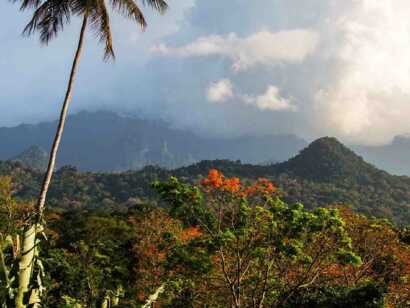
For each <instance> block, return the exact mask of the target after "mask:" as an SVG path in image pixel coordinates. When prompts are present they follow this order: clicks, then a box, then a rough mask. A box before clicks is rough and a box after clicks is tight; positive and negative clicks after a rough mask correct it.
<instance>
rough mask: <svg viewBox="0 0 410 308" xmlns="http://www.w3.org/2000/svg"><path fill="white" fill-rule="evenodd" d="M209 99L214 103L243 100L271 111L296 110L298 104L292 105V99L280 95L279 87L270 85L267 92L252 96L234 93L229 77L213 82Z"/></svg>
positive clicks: (208, 94)
mask: <svg viewBox="0 0 410 308" xmlns="http://www.w3.org/2000/svg"><path fill="white" fill-rule="evenodd" d="M207 99H208V101H210V102H213V103H224V102H227V101H234V100H235V101H237V102H242V103H244V104H246V105H252V106H255V107H257V108H258V109H260V110H270V111H296V110H297V108H296V106H294V105H292V103H291V101H290V99H286V98H284V97H282V96H281V95H280V91H279V89H278V88H277V87H275V86H272V85H270V86H269V87H268V88H267V90H266V92H265V93H263V94H261V95H258V96H252V95H249V94H240V93H234V86H233V84H232V82H231V81H230V80H229V79H222V80H219V81H217V82H213V83H212V84H211V85H210V86H209V88H208V91H207Z"/></svg>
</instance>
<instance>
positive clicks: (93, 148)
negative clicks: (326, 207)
mask: <svg viewBox="0 0 410 308" xmlns="http://www.w3.org/2000/svg"><path fill="white" fill-rule="evenodd" d="M56 126H57V123H56V122H49V123H40V124H36V125H19V126H16V127H12V128H0V160H9V159H15V158H16V157H20V156H22V155H23V156H25V157H26V159H24V160H23V162H25V163H26V164H28V165H31V166H35V165H38V162H39V161H40V160H44V159H46V157H44V155H43V153H42V152H43V151H48V150H49V147H50V145H51V141H52V138H53V135H54V131H55V128H56ZM306 145H307V143H306V141H304V140H303V139H301V138H298V137H296V136H293V135H269V136H259V137H253V136H249V137H240V138H233V139H226V138H204V137H200V136H198V135H195V134H193V133H191V132H189V131H183V130H178V129H174V128H172V127H170V126H169V125H167V124H166V123H164V122H162V121H153V120H141V119H135V118H130V117H122V116H119V115H117V114H115V113H111V112H94V113H90V112H81V113H79V114H76V115H73V116H70V117H69V118H68V120H67V124H66V130H65V133H64V137H63V141H62V144H61V149H60V151H59V156H58V160H57V164H58V166H59V167H61V166H64V165H72V166H76V167H77V168H79V169H81V170H92V171H123V170H129V169H141V168H142V167H144V166H147V165H157V166H161V167H165V168H177V167H181V166H186V165H189V164H192V163H195V162H197V161H201V160H206V159H230V160H241V161H243V162H247V163H271V162H278V161H284V160H286V159H288V158H289V157H291V156H293V155H295V154H296V153H297V152H298V151H299V150H301V149H302V148H303V147H305V146H306ZM33 146H34V148H33ZM33 149H34V150H35V151H33ZM27 152H29V154H30V155H29V156H30V157H31V159H32V160H33V163H35V165H33V164H31V163H30V159H28V157H27ZM36 153H37V154H38V157H35V156H36ZM20 160H21V159H20Z"/></svg>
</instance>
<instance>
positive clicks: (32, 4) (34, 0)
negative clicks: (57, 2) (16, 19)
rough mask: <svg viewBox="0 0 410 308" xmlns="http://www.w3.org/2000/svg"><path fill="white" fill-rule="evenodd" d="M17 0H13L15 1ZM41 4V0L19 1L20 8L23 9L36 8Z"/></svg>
mask: <svg viewBox="0 0 410 308" xmlns="http://www.w3.org/2000/svg"><path fill="white" fill-rule="evenodd" d="M17 1H18V0H13V2H17ZM41 4H42V0H23V1H21V5H20V10H22V11H24V10H26V9H31V8H34V9H36V8H38V7H39V6H40V5H41Z"/></svg>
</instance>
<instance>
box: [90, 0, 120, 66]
mask: <svg viewBox="0 0 410 308" xmlns="http://www.w3.org/2000/svg"><path fill="white" fill-rule="evenodd" d="M90 23H91V26H92V28H93V29H94V33H95V34H96V36H97V37H98V38H99V41H100V42H101V43H103V44H104V45H105V48H104V60H105V61H108V60H110V59H114V60H115V53H114V48H113V45H112V34H111V27H110V16H109V14H108V10H107V7H106V5H105V2H104V0H96V1H95V5H94V6H92V8H91V10H90Z"/></svg>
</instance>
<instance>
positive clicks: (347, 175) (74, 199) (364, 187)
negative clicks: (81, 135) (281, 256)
mask: <svg viewBox="0 0 410 308" xmlns="http://www.w3.org/2000/svg"><path fill="white" fill-rule="evenodd" d="M212 168H217V169H219V170H221V171H222V172H223V173H224V174H225V175H226V176H230V177H231V176H239V177H241V178H242V179H243V181H247V180H248V179H256V178H260V177H265V178H268V179H270V180H271V181H273V182H274V183H275V184H276V185H277V186H278V187H279V190H280V192H281V195H282V197H283V199H284V200H285V201H286V202H289V203H291V204H292V203H295V202H302V203H303V204H304V205H305V206H306V207H307V208H309V209H312V208H316V207H320V206H329V205H347V206H350V207H352V208H353V209H355V210H357V211H359V212H361V213H364V214H366V215H369V216H377V217H383V218H388V219H391V220H393V221H395V222H396V223H398V224H410V178H409V177H405V176H394V175H390V174H389V173H387V172H385V171H382V170H379V169H377V168H376V167H374V166H373V165H371V164H368V163H367V162H366V161H365V160H363V158H361V157H360V156H358V155H357V154H355V153H354V152H353V151H351V150H350V149H349V148H347V147H346V146H344V145H343V144H341V143H340V142H339V141H338V140H336V139H334V138H328V137H326V138H321V139H319V140H316V141H314V142H313V143H311V144H310V145H309V146H308V147H307V148H305V149H303V150H302V151H300V153H299V154H298V155H296V156H295V157H293V158H291V159H289V160H288V161H286V162H283V163H277V164H271V165H252V164H244V163H241V162H239V161H229V160H206V161H201V162H198V163H195V164H192V165H190V166H186V167H181V168H178V169H175V170H167V169H163V168H159V167H152V166H147V167H145V168H143V169H141V170H139V171H127V172H122V173H92V172H80V171H78V170H77V169H75V168H73V167H63V168H61V169H60V170H58V172H56V174H55V177H54V180H53V182H52V185H51V189H50V192H49V199H48V203H49V205H50V206H57V207H84V208H100V209H112V208H117V209H118V208H124V209H126V208H127V207H129V206H130V205H132V204H134V203H135V200H145V201H153V200H155V198H156V193H155V192H154V191H153V190H152V188H151V183H152V181H154V180H166V179H167V178H169V177H170V176H177V177H178V178H180V179H182V180H183V181H186V182H191V183H195V182H197V181H199V180H200V179H201V178H202V177H204V176H206V175H207V173H208V171H209V170H210V169H212ZM0 175H11V176H12V177H13V179H14V180H15V181H16V184H17V185H16V187H18V192H17V194H18V196H19V197H22V198H33V197H34V196H36V194H37V193H38V190H39V187H40V184H41V179H42V176H43V174H42V173H41V172H38V171H34V170H32V169H29V168H27V167H26V166H24V165H22V164H21V163H18V162H0ZM139 202H140V201H139Z"/></svg>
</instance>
